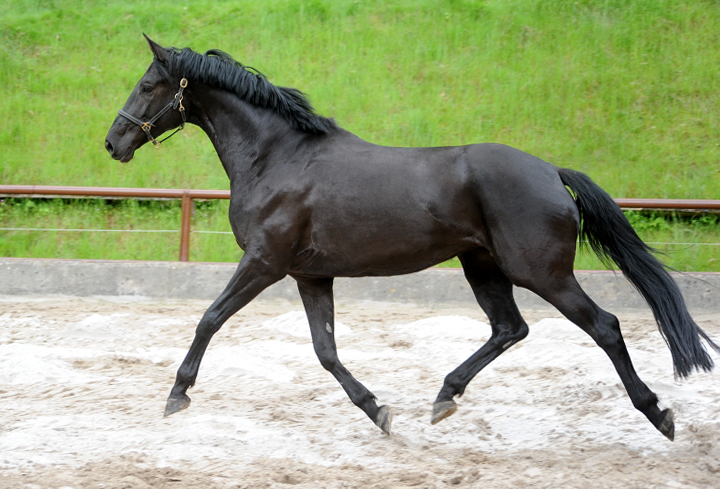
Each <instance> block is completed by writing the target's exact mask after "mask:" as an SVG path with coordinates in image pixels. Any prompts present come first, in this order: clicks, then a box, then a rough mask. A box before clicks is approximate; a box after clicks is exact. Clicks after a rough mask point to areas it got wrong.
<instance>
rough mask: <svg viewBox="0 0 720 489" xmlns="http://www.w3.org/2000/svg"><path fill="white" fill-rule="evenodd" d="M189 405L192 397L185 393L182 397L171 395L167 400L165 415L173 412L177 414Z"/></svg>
mask: <svg viewBox="0 0 720 489" xmlns="http://www.w3.org/2000/svg"><path fill="white" fill-rule="evenodd" d="M189 405H190V398H189V397H188V396H186V395H185V394H182V397H169V398H168V400H167V404H165V414H163V417H167V416H170V415H171V414H175V413H176V412H178V411H182V410H183V409H187V407H188V406H189Z"/></svg>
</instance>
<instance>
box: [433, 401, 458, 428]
mask: <svg viewBox="0 0 720 489" xmlns="http://www.w3.org/2000/svg"><path fill="white" fill-rule="evenodd" d="M455 411H457V404H455V401H442V402H436V403H435V404H433V410H432V418H430V424H438V423H439V422H440V421H442V420H443V419H445V418H447V417H448V416H450V415H451V414H453V413H454V412H455Z"/></svg>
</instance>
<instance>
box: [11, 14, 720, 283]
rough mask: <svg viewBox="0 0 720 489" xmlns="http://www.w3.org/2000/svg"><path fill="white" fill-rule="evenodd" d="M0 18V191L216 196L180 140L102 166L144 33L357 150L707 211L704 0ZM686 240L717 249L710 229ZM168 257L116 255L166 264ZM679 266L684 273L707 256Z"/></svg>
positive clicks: (710, 101)
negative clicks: (250, 71)
mask: <svg viewBox="0 0 720 489" xmlns="http://www.w3.org/2000/svg"><path fill="white" fill-rule="evenodd" d="M0 9H2V12H3V15H2V17H0V114H1V116H0V183H5V184H39V185H42V184H45V185H91V186H128V187H164V188H217V189H226V188H228V182H227V177H226V176H225V173H224V171H223V170H222V167H221V165H220V163H219V161H218V160H217V156H216V154H215V152H214V150H213V148H212V146H211V144H210V143H209V141H208V139H207V137H206V136H205V135H204V134H203V133H202V132H201V131H200V130H198V129H197V128H194V127H189V128H188V130H186V131H183V132H181V133H179V134H178V135H177V136H175V137H174V138H173V139H171V140H170V141H168V143H167V144H165V145H164V146H163V149H161V150H159V151H155V150H153V149H152V148H151V147H150V146H146V147H144V148H142V149H141V150H140V151H138V152H137V153H136V157H135V160H133V161H132V162H131V163H130V164H127V165H122V164H119V163H117V162H114V161H113V160H111V159H110V158H109V156H108V155H107V153H106V152H105V150H104V147H103V142H104V137H105V134H106V132H107V130H108V128H109V126H110V124H111V123H112V121H113V119H114V118H115V116H116V113H117V110H118V109H119V108H121V107H122V105H123V104H124V102H125V99H126V97H127V96H128V94H129V93H130V91H131V90H132V88H133V86H134V85H135V83H136V81H137V80H138V79H139V78H140V77H141V76H142V74H143V73H144V71H145V69H146V68H147V66H148V65H149V63H150V61H151V54H150V51H149V50H148V48H147V46H146V44H145V41H144V39H143V38H142V35H141V33H143V32H145V33H147V34H148V35H150V36H151V37H152V38H154V39H155V40H156V41H158V42H160V43H161V44H163V45H174V46H178V47H183V46H189V47H192V48H193V49H195V50H197V51H205V50H207V49H211V48H220V49H222V50H224V51H227V52H229V53H230V54H232V55H233V56H235V57H236V58H237V59H238V60H239V61H241V62H243V63H245V64H247V65H250V66H253V67H255V68H257V69H259V70H260V71H262V72H263V73H264V74H265V75H267V77H268V78H269V79H270V81H272V82H273V83H276V84H278V85H283V86H292V87H296V88H299V89H301V90H303V91H304V92H306V93H308V94H309V96H310V98H311V99H312V101H313V103H314V105H315V107H316V108H317V109H318V111H319V112H320V113H321V114H323V115H326V116H331V117H335V118H336V120H337V121H338V123H339V124H340V125H341V126H343V127H345V128H346V129H348V130H350V131H352V132H354V133H356V134H358V135H359V136H360V137H362V138H364V139H366V140H369V141H372V142H375V143H379V144H385V145H395V146H435V145H452V144H465V143H473V142H485V141H493V142H501V143H506V144H510V145H512V146H515V147H518V148H520V149H523V150H525V151H528V152H530V153H533V154H536V155H537V156H540V157H542V158H544V159H546V160H548V161H551V162H553V163H555V164H558V165H561V166H565V167H569V168H574V169H578V170H581V171H584V172H586V173H588V174H589V175H590V176H591V177H592V178H593V179H594V180H595V181H596V182H597V183H599V184H600V185H601V186H602V187H603V188H605V189H606V190H607V191H608V192H609V193H610V194H611V195H613V196H614V197H642V198H702V199H720V165H719V164H718V162H719V160H720V141H719V140H718V134H720V118H718V117H717V114H718V113H720V92H719V91H718V90H717V67H718V66H720V45H719V44H718V43H717V33H718V32H720V9H719V8H718V3H717V1H714V0H701V1H695V2H682V1H679V0H667V1H658V0H635V1H630V0H579V1H557V2H548V1H542V0H487V1H479V0H477V1H476V0H399V1H388V0H382V1H381V0H333V1H330V0H327V1H324V0H309V1H301V0H265V1H263V2H258V1H255V0H232V1H208V0H200V1H194V2H184V3H178V2H170V1H167V0H154V1H149V0H130V1H127V0H123V1H119V0H107V1H105V2H101V3H98V2H94V1H89V0H76V1H70V0H54V1H53V0H47V1H41V0H0ZM133 205H135V204H133ZM48 212H51V213H55V214H57V216H58V218H60V214H61V213H64V214H73V213H75V212H76V210H74V207H73V206H71V205H70V204H67V203H66V204H63V205H62V206H60V207H58V208H57V209H55V210H54V211H48ZM83 212H85V211H82V212H81V211H80V210H78V211H77V213H78V214H77V218H76V219H77V222H75V223H74V224H73V226H79V225H80V224H83V223H82V222H81V221H82V219H83V217H82V216H83V215H84V214H83ZM156 212H157V213H159V214H160V215H162V212H160V211H159V210H157V209H155V210H153V211H152V212H151V213H156ZM168 212H169V211H168ZM220 214H222V213H218V215H220ZM222 217H223V218H224V215H223V216H222ZM4 219H9V218H4ZM88 219H89V218H88ZM148 219H149V218H148ZM158 219H160V217H158ZM168 219H169V218H168ZM213 219H215V218H213ZM218 219H219V218H218ZM150 220H152V219H150ZM196 220H197V216H196ZM48 222H50V223H51V224H48V225H43V226H41V227H54V226H55V224H52V222H55V221H52V220H50V221H48ZM668 222H670V224H671V225H672V226H673V229H675V227H677V229H678V230H677V231H676V230H664V231H662V232H663V233H666V234H668V238H667V239H668V240H673V241H676V240H677V239H680V238H681V237H682V236H680V237H676V236H675V234H677V233H683V232H685V231H681V229H684V228H682V226H681V225H680V224H678V223H675V222H673V221H668ZM126 223H127V224H132V223H131V222H130V221H126ZM87 224H88V225H90V224H91V221H89V222H88V223H87ZM161 224H163V226H164V225H165V223H164V222H161ZM37 225H38V226H40V221H38V222H37ZM93 225H94V224H93ZM136 225H140V224H136ZM167 225H169V222H168V223H167ZM198 225H202V224H200V221H198ZM0 226H2V227H12V226H9V225H8V224H7V222H5V221H3V222H0ZM177 227H178V226H177V225H176V226H174V228H177ZM170 229H173V228H170ZM225 229H226V228H225ZM688 232H689V231H688ZM703 232H707V233H708V235H707V236H705V235H703V237H701V238H698V239H708V240H710V241H718V238H717V236H718V235H720V230H719V229H718V226H717V225H715V227H713V225H708V226H707V231H703ZM21 235H22V233H19V232H13V233H8V232H0V249H1V250H7V249H10V248H8V247H11V248H12V249H13V250H15V251H0V254H4V255H6V256H29V254H31V253H36V252H33V251H31V250H34V249H37V248H35V247H34V245H32V243H31V242H30V241H32V239H33V238H30V237H27V236H26V237H21ZM42 236H43V237H40V235H37V237H36V238H34V239H35V240H36V241H38V242H40V241H48V244H47V245H46V246H47V248H48V250H47V252H43V253H45V254H43V256H46V255H47V254H52V253H55V254H56V255H62V256H74V257H81V256H76V255H73V253H78V254H80V255H82V256H86V255H88V254H93V253H95V250H98V249H103V250H107V251H104V252H103V253H108V255H107V256H105V257H107V258H109V257H114V256H118V253H119V252H117V251H112V250H113V246H112V243H109V244H108V246H105V245H101V244H99V243H96V242H94V241H92V240H95V239H96V238H92V240H90V238H89V236H91V235H90V234H89V233H79V236H76V237H70V236H69V235H66V234H63V233H56V234H54V235H48V234H43V235H42ZM159 236H160V235H153V237H152V241H158V240H159ZM656 238H657V239H656ZM98 239H99V238H98ZM118 239H123V240H130V239H133V240H134V239H139V238H134V237H133V238H130V237H124V238H119V237H118V236H116V235H115V234H113V237H112V239H110V241H111V242H112V241H114V240H118ZM163 239H164V238H163ZM206 239H208V240H209V239H211V236H210V235H204V236H194V237H193V240H194V242H195V243H199V242H200V241H201V240H206ZM213 239H214V238H213ZM650 239H651V240H660V238H658V237H653V236H650ZM662 239H665V238H662ZM83 240H90V241H89V242H88V243H87V244H85V245H81V244H79V242H81V241H83ZM8 241H12V242H14V243H16V242H18V241H19V243H20V245H16V244H8V243H7V242H8ZM74 241H77V242H78V244H77V245H75V244H72V243H73V242H74ZM171 242H172V240H171ZM681 242H685V241H684V238H683V241H681ZM53 243H54V244H53ZM230 245H231V246H233V247H234V245H233V243H232V239H231V238H230ZM123 246H125V244H123ZM128 246H129V245H128ZM208 246H209V247H210V248H214V247H215V245H214V244H208ZM223 246H224V245H223ZM223 246H219V245H218V246H217V248H221V247H223ZM83 247H85V248H86V251H82V248H83ZM140 248H143V247H142V246H140ZM176 248H177V246H176V245H175V244H172V243H169V244H167V245H163V246H160V247H159V248H158V249H156V250H155V251H151V247H150V248H147V249H139V250H138V252H137V253H135V252H133V253H131V254H132V255H133V257H135V256H136V257H141V256H150V257H155V258H158V259H174V256H175V255H176V254H177V251H176ZM675 248H677V247H674V248H673V250H671V251H670V252H669V256H672V255H677V254H678V253H680V252H679V251H676V250H675ZM703 249H712V250H713V251H712V252H710V253H711V254H712V253H715V255H717V249H716V248H715V247H710V246H706V247H704V248H703ZM169 250H173V251H172V252H171V251H169ZM51 252H52V253H51ZM91 252H92V253H91ZM37 253H40V251H37ZM202 253H204V252H201V251H199V250H198V251H197V252H192V251H191V256H192V257H193V259H202V258H200V257H201V256H203V255H202ZM8 254H9V255H8ZM223 256H224V255H223ZM165 257H169V258H165ZM224 259H225V258H223V260H224ZM234 259H235V256H234V255H233V260H234ZM582 260H584V258H581V261H580V262H579V263H581V264H582V263H585V262H583V261H582ZM683 260H684V259H683ZM698 260H699V261H697V263H696V262H694V261H692V260H690V262H691V263H690V264H688V265H687V266H688V267H691V268H692V269H697V268H698V267H700V268H701V269H702V267H705V266H708V265H707V263H708V261H709V260H710V258H708V259H705V258H701V259H698ZM683 263H684V262H683ZM588 266H589V265H588ZM683 266H685V265H683Z"/></svg>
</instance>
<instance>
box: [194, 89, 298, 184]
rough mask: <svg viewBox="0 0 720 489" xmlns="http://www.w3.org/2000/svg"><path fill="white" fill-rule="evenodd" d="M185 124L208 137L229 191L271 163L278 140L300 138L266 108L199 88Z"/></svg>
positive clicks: (228, 95) (219, 91)
mask: <svg viewBox="0 0 720 489" xmlns="http://www.w3.org/2000/svg"><path fill="white" fill-rule="evenodd" d="M191 102H192V107H191V108H190V109H189V110H188V114H189V119H188V121H189V122H192V123H193V124H196V125H198V126H199V127H200V128H201V129H202V130H203V131H205V133H206V134H207V135H208V137H209V138H210V141H211V142H212V144H213V146H214V147H215V151H216V152H217V154H218V157H219V158H220V161H221V162H222V164H223V167H224V168H225V172H226V173H227V175H228V178H230V183H231V188H234V187H235V184H236V182H249V181H252V179H249V178H248V177H249V176H250V175H249V174H250V173H252V172H257V171H258V164H259V163H261V164H263V165H267V164H271V163H272V161H273V158H272V154H273V152H274V148H277V147H281V146H283V145H278V144H277V143H278V141H280V140H286V139H288V138H298V137H302V133H300V132H298V131H296V130H294V129H292V127H291V126H290V124H288V122H286V121H285V120H284V119H283V118H282V117H280V116H279V115H277V114H275V113H274V112H273V111H271V110H269V109H263V108H259V107H256V106H254V105H252V104H250V103H248V102H245V101H244V100H241V99H240V98H239V97H237V96H236V95H234V94H231V93H229V92H226V91H224V90H219V89H210V88H203V89H201V90H198V93H196V94H193V95H192V98H191Z"/></svg>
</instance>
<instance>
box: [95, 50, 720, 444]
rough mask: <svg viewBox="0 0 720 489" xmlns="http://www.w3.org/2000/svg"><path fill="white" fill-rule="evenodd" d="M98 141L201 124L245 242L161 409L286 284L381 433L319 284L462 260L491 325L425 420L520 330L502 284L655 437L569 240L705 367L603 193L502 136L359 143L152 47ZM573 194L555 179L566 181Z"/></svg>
mask: <svg viewBox="0 0 720 489" xmlns="http://www.w3.org/2000/svg"><path fill="white" fill-rule="evenodd" d="M147 40H148V43H149V45H150V48H151V50H152V52H153V54H154V60H153V62H152V64H151V65H150V68H149V69H148V70H147V72H146V73H145V75H144V76H143V77H142V78H141V79H140V81H139V82H138V84H137V86H136V87H135V89H134V90H133V91H132V93H131V94H130V97H129V98H128V100H127V102H126V103H125V106H124V107H123V110H121V111H120V112H119V115H118V117H117V118H116V119H115V121H114V123H113V125H112V127H111V128H110V131H109V133H108V135H107V139H106V140H105V147H106V148H107V150H108V151H109V152H110V154H111V155H112V157H113V158H115V159H117V160H120V161H122V162H127V161H130V159H132V157H133V155H134V152H135V150H136V149H137V148H139V147H140V146H142V145H143V144H144V143H146V142H148V141H150V142H152V143H153V144H158V142H157V141H156V140H155V137H156V136H158V135H160V134H162V133H163V132H165V131H167V130H169V129H172V128H175V127H178V126H181V125H184V123H185V120H186V113H187V121H188V122H190V123H193V124H196V125H198V126H200V127H201V128H202V129H203V130H204V131H205V132H206V133H207V135H208V136H209V138H210V140H211V141H212V143H213V145H214V146H215V149H216V150H217V153H218V156H219V157H220V160H221V161H222V164H223V166H224V168H225V172H226V173H227V175H228V177H229V179H230V188H231V199H230V223H231V225H232V230H233V233H234V235H235V238H236V240H237V243H238V245H240V247H241V248H242V249H243V250H244V251H245V254H244V255H243V257H242V259H241V260H240V264H239V265H238V268H237V270H236V272H235V274H234V275H233V277H232V279H231V280H230V283H229V284H228V285H227V287H226V288H225V290H224V291H223V293H222V294H221V295H220V297H218V299H217V300H216V301H215V302H214V303H213V304H212V305H211V306H210V308H209V309H208V310H207V312H205V314H204V315H203V317H202V319H201V320H200V323H199V325H198V327H197V331H196V334H195V339H194V341H193V343H192V346H191V347H190V350H189V352H188V354H187V357H186V358H185V360H184V361H183V363H182V365H181V366H180V368H179V369H178V373H177V378H176V381H175V385H174V386H173V388H172V391H171V393H170V397H169V399H168V401H167V406H166V409H165V415H169V414H172V413H175V412H177V411H179V410H181V409H184V408H186V407H188V405H189V404H190V398H189V397H188V396H187V394H186V392H187V390H188V388H190V387H191V386H192V385H193V384H194V383H195V379H196V377H197V373H198V368H199V365H200V361H201V359H202V357H203V354H204V352H205V350H206V348H207V346H208V344H209V342H210V339H211V338H212V336H213V334H214V333H215V332H217V331H218V330H219V329H220V327H221V326H222V325H223V323H224V322H225V321H226V320H227V319H228V318H229V317H230V316H232V315H233V314H235V313H236V312H237V311H238V310H240V309H241V308H242V307H244V306H245V305H246V304H248V303H249V302H250V301H251V300H252V299H253V298H255V297H256V296H257V295H258V294H259V293H260V292H261V291H262V290H263V289H265V288H266V287H268V286H269V285H271V284H272V283H274V282H277V281H278V280H280V279H282V278H283V277H285V276H286V275H290V276H291V277H292V278H294V279H295V280H296V281H297V285H298V290H299V291H300V297H301V298H302V301H303V304H304V306H305V311H306V313H307V317H308V321H309V323H310V332H311V335H312V341H313V346H314V348H315V351H316V353H317V356H318V358H319V360H320V363H321V364H322V366H323V367H324V368H326V369H327V370H328V371H330V373H332V375H333V376H334V377H335V378H336V379H337V380H338V382H340V385H342V387H343V389H345V391H346V392H347V394H348V396H349V397H350V399H351V400H352V402H353V403H355V405H357V406H358V407H359V408H360V409H362V410H363V411H364V412H365V413H366V414H367V415H368V416H369V417H370V419H372V420H373V421H374V422H375V424H377V426H379V427H380V428H381V429H382V430H383V431H384V432H385V433H389V432H390V424H391V420H392V418H391V414H390V409H389V408H388V407H387V406H378V405H377V404H376V402H375V401H376V398H375V396H374V395H373V394H372V392H370V391H369V390H368V389H367V388H365V387H364V386H363V385H362V384H361V383H360V382H358V381H357V380H355V378H354V377H353V376H352V375H351V374H350V372H349V371H348V370H347V369H346V368H345V367H344V366H343V365H342V363H340V360H339V359H338V355H337V350H336V346H335V339H334V335H333V331H334V319H333V315H334V311H333V278H334V277H360V276H368V275H373V276H388V275H399V274H405V273H412V272H416V271H419V270H422V269H424V268H427V267H430V266H432V265H435V264H437V263H440V262H442V261H444V260H447V259H449V258H452V257H455V256H457V257H459V258H460V261H461V263H462V266H463V269H464V272H465V277H466V278H467V281H468V282H469V283H470V287H471V288H472V291H473V292H474V294H475V297H476V298H477V301H478V303H479V304H480V306H481V307H482V309H483V310H484V311H485V313H486V314H487V316H488V318H489V320H490V324H491V326H492V336H491V337H490V339H489V341H488V342H487V343H486V344H485V345H484V346H483V347H482V348H480V350H478V351H477V353H475V354H474V355H472V356H471V357H470V358H469V359H468V360H466V361H465V362H464V363H463V364H462V365H460V366H459V367H458V368H457V369H455V370H454V371H453V372H451V373H450V374H448V375H447V377H445V382H444V384H443V387H442V388H441V390H440V393H439V394H438V396H437V399H436V401H435V403H434V405H433V410H432V418H431V421H432V423H433V424H434V423H437V422H438V421H440V420H442V419H444V418H446V417H447V416H449V415H451V414H452V413H454V412H455V410H456V409H457V407H456V404H455V401H454V400H453V398H454V397H455V396H461V395H462V394H463V392H464V390H465V388H466V386H467V385H468V383H469V382H470V380H472V378H473V377H474V376H475V375H476V374H477V373H478V372H479V371H480V370H482V369H483V368H484V367H485V366H486V365H488V364H489V363H490V362H491V361H493V360H494V359H495V358H497V357H498V356H499V355H500V354H501V353H502V352H504V351H505V350H507V349H508V348H510V347H511V346H512V345H514V344H515V343H517V342H518V341H520V340H522V339H523V338H524V337H525V336H526V335H527V333H528V326H527V324H526V323H525V321H524V320H523V318H522V317H521V315H520V312H519V311H518V308H517V306H516V304H515V301H514V299H513V294H512V286H513V285H516V286H519V287H524V288H527V289H529V290H531V291H533V292H535V293H536V294H538V295H539V296H541V297H542V298H544V299H545V300H547V301H548V302H550V303H551V304H553V305H554V306H555V307H557V309H558V310H559V311H560V312H561V313H562V314H564V315H565V316H566V317H567V318H568V319H569V320H570V321H572V322H574V323H575V324H577V325H578V326H579V327H580V328H582V329H583V330H584V331H585V332H587V333H588V334H589V335H590V336H591V337H592V338H593V340H595V342H596V343H597V344H598V345H599V346H600V347H601V348H602V349H603V350H605V352H606V353H607V355H608V356H609V357H610V360H612V363H613V365H614V366H615V368H616V370H617V372H618V374H619V375H620V378H621V380H622V382H623V384H624V386H625V389H626V390H627V393H628V395H629V396H630V399H631V400H632V403H633V405H634V406H635V407H636V408H637V409H638V410H640V411H641V412H642V413H643V414H645V416H647V418H648V419H649V420H650V422H652V424H653V425H654V426H655V427H656V428H657V429H658V430H660V432H661V433H662V434H664V435H665V436H666V437H668V438H669V439H671V440H672V439H673V437H674V424H673V415H672V411H670V410H669V409H665V410H664V411H661V410H660V409H659V408H658V399H657V396H656V395H655V394H654V393H653V392H652V391H650V389H648V387H647V386H646V385H645V384H644V383H643V382H642V381H641V380H640V378H639V377H638V376H637V374H636V373H635V370H634V368H633V366H632V363H631V361H630V356H629V355H628V351H627V348H626V347H625V343H624V341H623V338H622V335H621V333H620V326H619V323H618V320H617V318H616V317H615V316H613V315H612V314H610V313H608V312H606V311H604V310H603V309H600V308H599V307H598V306H597V305H596V304H595V303H594V302H593V301H592V300H591V299H590V298H589V297H588V296H587V294H586V293H585V292H584V291H583V290H582V289H581V288H580V285H579V284H578V282H577V281H576V279H575V276H574V274H573V262H574V259H575V251H576V243H577V239H578V235H579V236H580V238H581V239H584V240H587V241H588V242H589V244H590V245H591V246H592V248H593V249H594V251H595V252H596V253H597V254H598V255H599V256H600V257H601V258H605V259H608V258H609V259H612V261H613V262H615V263H616V264H617V265H618V267H619V268H620V269H621V270H622V272H623V273H624V274H625V276H626V277H627V278H628V279H629V280H630V282H631V283H632V284H633V285H634V286H635V287H636V288H637V289H638V290H639V291H640V293H641V294H642V295H643V296H644V298H645V299H646V300H647V302H648V303H649V305H650V307H651V308H652V311H653V313H654V315H655V318H656V320H657V323H658V325H659V329H660V332H661V333H662V335H663V337H664V338H665V340H666V342H667V344H668V346H669V348H670V351H671V353H672V358H673V363H674V368H675V373H676V375H677V376H679V377H686V376H687V375H689V374H690V373H691V372H692V371H693V370H694V369H698V370H699V369H702V370H706V371H709V370H711V369H712V367H713V362H712V359H711V358H710V356H709V354H708V353H707V351H706V350H705V349H704V347H703V345H702V343H701V337H702V338H704V339H705V340H706V341H707V343H708V344H709V345H711V346H712V348H714V349H715V350H717V351H720V348H718V346H717V345H715V344H714V343H713V342H712V341H711V340H710V339H709V338H708V337H707V335H706V334H705V333H704V332H703V331H702V330H701V329H700V328H699V327H698V326H697V325H696V324H695V322H694V321H693V320H692V318H691V317H690V315H689V313H688V311H687V308H686V306H685V303H684V300H683V298H682V296H681V294H680V291H679V289H678V287H677V285H676V284H675V282H674V281H673V279H672V278H671V277H670V275H669V274H668V273H667V272H666V271H665V269H664V267H663V265H662V264H661V263H660V262H659V261H658V260H657V259H655V258H654V257H653V256H652V255H651V254H650V253H649V251H650V248H648V247H647V246H646V245H645V243H643V242H642V241H641V240H640V238H639V237H638V236H637V235H636V234H635V232H634V231H633V229H632V227H631V226H630V225H629V224H628V222H627V220H626V219H625V217H624V215H623V213H622V212H621V211H620V209H619V208H618V206H617V205H616V204H615V203H614V202H613V200H612V199H611V198H610V197H609V196H608V195H607V193H605V192H604V191H603V190H602V189H600V188H599V187H598V186H597V185H595V184H594V183H593V182H592V180H590V178H589V177H587V176H586V175H584V174H582V173H578V172H576V171H573V170H568V169H565V168H558V167H556V166H553V165H551V164H549V163H546V162H544V161H542V160H540V159H539V158H536V157H534V156H531V155H529V154H527V153H523V152H521V151H519V150H517V149H513V148H511V147H508V146H504V145H500V144H477V145H469V146H459V147H444V148H389V147H382V146H376V145H374V144H370V143H368V142H366V141H363V140H362V139H360V138H358V137H357V136H355V135H353V134H351V133H349V132H347V131H345V130H343V129H341V128H340V127H338V126H337V125H336V124H335V122H334V121H333V120H332V119H327V118H324V117H321V116H319V115H317V114H316V113H315V112H314V111H313V109H312V107H311V105H310V104H309V102H308V100H307V99H306V97H305V96H304V95H303V94H302V93H301V92H299V91H297V90H295V89H289V88H282V87H277V86H275V85H272V84H271V83H269V82H268V81H267V79H266V78H265V77H263V76H262V75H261V74H260V73H258V72H256V71H254V70H253V71H251V70H250V69H248V68H245V67H244V66H242V65H241V64H239V63H237V62H236V61H234V60H233V59H232V58H231V57H230V56H228V55H227V54H225V53H223V52H221V51H217V50H212V51H208V52H207V53H205V54H204V55H203V54H199V53H196V52H193V51H192V50H190V49H182V50H178V49H174V48H169V49H168V48H163V47H161V46H159V45H158V44H156V43H154V42H153V41H151V40H150V39H147ZM568 189H569V190H568Z"/></svg>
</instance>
